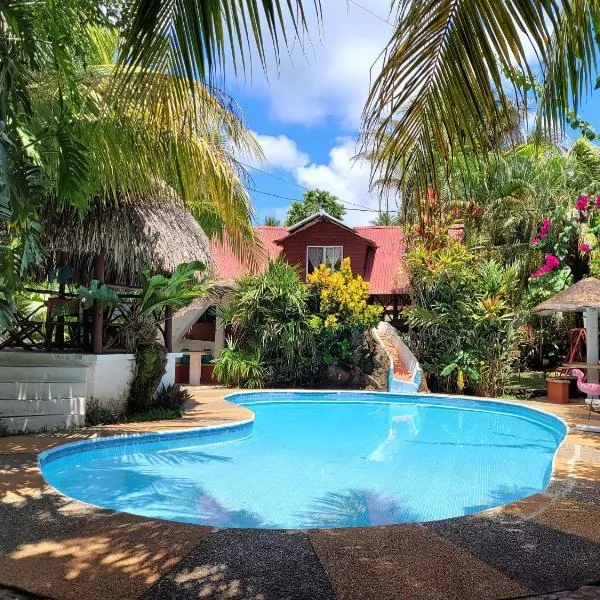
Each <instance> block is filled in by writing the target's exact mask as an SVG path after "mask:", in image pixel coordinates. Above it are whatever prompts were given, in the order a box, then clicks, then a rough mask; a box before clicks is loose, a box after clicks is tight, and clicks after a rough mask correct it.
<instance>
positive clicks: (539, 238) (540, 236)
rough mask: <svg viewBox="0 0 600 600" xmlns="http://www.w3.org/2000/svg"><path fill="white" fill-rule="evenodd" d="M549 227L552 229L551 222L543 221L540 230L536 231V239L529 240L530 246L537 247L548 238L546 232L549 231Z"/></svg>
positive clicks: (548, 220)
mask: <svg viewBox="0 0 600 600" xmlns="http://www.w3.org/2000/svg"><path fill="white" fill-rule="evenodd" d="M550 227H552V221H551V220H550V219H543V220H542V225H541V227H540V230H539V231H538V234H537V237H535V238H534V239H533V240H531V245H532V246H537V245H538V244H539V243H540V242H541V241H542V240H544V239H546V238H547V237H548V232H549V231H550Z"/></svg>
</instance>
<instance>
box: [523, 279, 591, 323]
mask: <svg viewBox="0 0 600 600" xmlns="http://www.w3.org/2000/svg"><path fill="white" fill-rule="evenodd" d="M590 308H596V309H600V280H598V279H596V278H595V277H587V278H586V279H582V280H581V281H578V282H577V283H574V284H573V285H571V286H569V287H568V288H567V289H566V290H563V291H562V292H559V293H558V294H556V295H554V296H552V297H551V298H548V300H545V301H544V302H542V303H541V304H538V305H537V306H536V307H535V308H534V309H533V312H534V313H536V314H538V315H541V316H544V315H549V314H550V313H553V312H585V311H586V310H588V309H590Z"/></svg>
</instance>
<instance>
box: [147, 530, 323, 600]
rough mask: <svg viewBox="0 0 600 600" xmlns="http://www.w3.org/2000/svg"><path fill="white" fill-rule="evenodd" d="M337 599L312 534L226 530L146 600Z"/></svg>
mask: <svg viewBox="0 0 600 600" xmlns="http://www.w3.org/2000/svg"><path fill="white" fill-rule="evenodd" d="M169 598H173V599H177V600H196V599H198V598H203V599H204V598H206V599H210V600H334V598H335V595H334V592H333V589H332V586H331V584H330V582H329V579H328V578H327V576H326V575H325V572H324V570H323V567H322V566H321V564H320V562H319V560H318V559H317V557H316V555H315V553H314V551H313V549H312V547H311V545H310V543H309V540H308V536H307V535H306V534H305V533H301V532H282V531H268V530H257V529H254V530H247V529H246V530H244V529H241V530H238V529H226V530H221V531H218V532H216V533H213V534H212V535H210V536H209V537H207V538H206V539H204V540H203V541H202V542H201V543H200V544H199V545H198V546H197V547H196V548H195V549H194V550H193V551H192V552H190V553H189V554H188V555H187V556H186V557H185V559H184V560H182V561H181V562H180V563H179V564H178V565H177V567H176V568H174V569H173V570H172V571H171V572H170V573H169V574H168V575H167V576H166V577H163V578H162V579H161V580H160V581H159V582H158V583H157V584H156V585H155V586H154V587H153V588H152V589H150V590H149V591H148V592H147V593H146V594H145V595H144V600H163V599H169Z"/></svg>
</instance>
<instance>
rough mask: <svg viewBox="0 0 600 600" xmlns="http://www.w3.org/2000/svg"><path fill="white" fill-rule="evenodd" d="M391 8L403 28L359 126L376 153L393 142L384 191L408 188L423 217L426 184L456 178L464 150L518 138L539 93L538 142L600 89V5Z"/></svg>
mask: <svg viewBox="0 0 600 600" xmlns="http://www.w3.org/2000/svg"><path fill="white" fill-rule="evenodd" d="M393 5H394V14H393V15H392V19H393V22H394V23H395V31H394V32H393V34H392V37H391V40H390V42H389V44H388V47H387V48H386V51H385V53H384V60H383V65H382V68H381V70H380V72H379V74H378V76H377V77H376V78H375V81H374V84H373V86H372V88H371V91H370V94H369V98H368V101H367V106H366V109H365V117H364V121H363V125H362V128H361V130H362V131H363V139H364V140H365V144H366V145H367V146H368V147H370V146H372V145H375V146H376V145H382V144H383V145H384V146H385V148H384V149H382V148H379V151H378V152H376V158H375V165H374V171H375V172H376V173H377V174H378V175H379V176H380V178H381V180H382V182H383V183H384V185H386V186H389V187H391V188H393V189H400V190H401V192H402V198H403V202H404V201H405V199H410V198H411V197H413V198H415V199H416V203H417V204H418V206H417V207H416V210H417V212H418V211H420V210H421V209H422V208H423V206H424V205H425V204H426V198H427V190H428V188H432V187H433V188H435V189H438V190H439V189H440V188H441V187H442V185H443V183H444V177H443V176H442V177H441V178H438V176H437V175H438V174H443V173H447V172H448V170H449V166H450V164H451V163H452V161H453V159H454V157H455V156H456V155H457V154H459V153H465V154H474V155H476V156H477V157H478V158H480V159H481V158H482V157H486V158H487V157H488V156H489V155H490V154H494V153H497V152H498V151H499V150H500V149H501V148H502V147H503V145H507V144H510V143H512V142H513V141H514V138H513V134H514V133H515V129H517V132H518V123H519V120H520V118H521V115H522V113H523V112H524V111H526V110H527V109H528V108H529V102H530V100H531V98H530V97H529V95H530V94H531V93H533V96H534V98H533V99H534V100H535V101H537V107H536V108H537V114H536V117H535V123H536V125H537V126H538V127H537V132H536V133H537V137H538V138H540V137H541V134H542V133H547V134H548V135H549V136H550V137H551V138H556V132H557V130H558V131H560V130H561V128H562V126H563V124H564V122H565V120H566V119H567V117H568V113H569V111H570V107H571V106H579V105H580V104H581V101H582V99H583V97H584V96H585V95H589V94H590V93H591V91H592V89H593V84H594V79H595V75H596V74H597V73H596V67H597V64H596V63H597V61H596V55H597V51H598V43H599V39H598V37H597V23H598V20H599V17H600V6H599V5H598V3H597V2H581V1H579V0H564V1H561V2H558V1H550V2H539V1H538V0H502V1H493V2H480V1H479V0H460V1H452V0H441V1H439V2H434V3H432V2H430V1H429V0H398V1H397V2H394V3H393ZM524 37H525V38H526V39H527V40H528V44H523V43H522V40H523V38H524ZM531 46H532V47H533V52H531ZM534 71H535V72H540V73H542V77H543V80H542V81H541V87H540V88H536V87H534V86H532V85H531V81H532V80H533V79H534V77H533V72H534ZM507 81H508V85H507ZM515 113H516V115H515ZM515 123H516V125H517V127H516V128H515ZM481 162H485V161H484V160H482V161H481Z"/></svg>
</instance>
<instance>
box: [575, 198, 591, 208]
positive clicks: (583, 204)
mask: <svg viewBox="0 0 600 600" xmlns="http://www.w3.org/2000/svg"><path fill="white" fill-rule="evenodd" d="M589 203H590V199H589V197H588V196H586V195H585V194H584V195H583V196H579V198H578V199H577V202H576V203H575V207H576V208H577V210H580V211H581V210H586V209H587V207H588V204H589Z"/></svg>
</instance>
